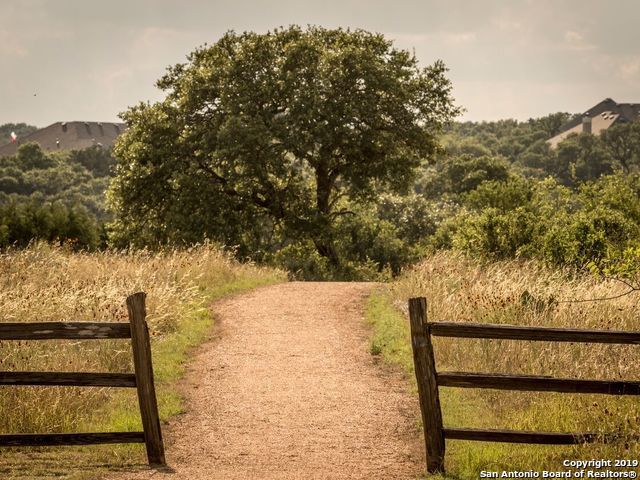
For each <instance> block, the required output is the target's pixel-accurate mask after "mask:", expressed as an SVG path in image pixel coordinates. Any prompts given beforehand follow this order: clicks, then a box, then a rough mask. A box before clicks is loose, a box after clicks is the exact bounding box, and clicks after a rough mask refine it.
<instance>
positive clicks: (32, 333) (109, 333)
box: [0, 292, 166, 466]
mask: <svg viewBox="0 0 640 480" xmlns="http://www.w3.org/2000/svg"><path fill="white" fill-rule="evenodd" d="M145 297H146V294H145V293H143V292H139V293H135V294H133V295H131V296H129V297H128V298H127V309H128V312H129V323H126V322H122V323H116V322H102V323H100V322H39V323H25V322H21V323H0V340H2V341H4V340H89V339H91V340H101V339H108V338H130V339H131V346H132V350H133V365H134V371H135V373H76V372H0V385H47V386H52V385H53V386H67V387H69V386H74V387H128V388H136V389H137V393H138V403H139V406H140V415H141V417H142V426H143V431H142V432H105V433H43V434H17V435H0V447H21V446H55V445H97V444H110V443H145V444H146V449H147V458H148V461H149V465H153V466H162V465H165V464H166V462H165V456H164V444H163V443H162V432H161V429H160V419H159V417H158V404H157V400H156V393H155V387H154V383H153V366H152V363H151V344H150V341H149V329H148V327H147V322H146V320H145V317H146V311H145Z"/></svg>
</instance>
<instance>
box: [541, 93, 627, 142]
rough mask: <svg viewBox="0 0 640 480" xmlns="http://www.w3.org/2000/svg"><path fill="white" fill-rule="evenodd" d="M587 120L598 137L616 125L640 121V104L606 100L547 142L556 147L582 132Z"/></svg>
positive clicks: (579, 116)
mask: <svg viewBox="0 0 640 480" xmlns="http://www.w3.org/2000/svg"><path fill="white" fill-rule="evenodd" d="M585 119H588V120H587V121H589V120H590V123H591V133H593V134H595V135H598V134H599V133H600V132H601V131H602V130H606V129H607V128H609V127H611V126H612V125H613V124H615V123H619V122H632V121H634V120H638V119H640V103H617V102H616V101H615V100H612V99H611V98H605V99H604V100H603V101H601V102H600V103H598V104H597V105H594V106H593V107H591V108H590V109H589V110H587V111H586V112H584V113H583V114H582V115H578V116H576V117H575V118H573V119H572V120H570V121H568V122H567V123H565V124H564V125H563V126H562V127H561V128H560V133H559V134H557V135H556V136H555V137H552V138H550V139H549V140H547V142H548V143H549V144H550V145H551V147H556V146H557V145H558V143H560V142H561V141H562V140H564V139H565V138H567V137H568V136H569V135H571V134H572V133H580V132H582V131H583V123H584V121H585Z"/></svg>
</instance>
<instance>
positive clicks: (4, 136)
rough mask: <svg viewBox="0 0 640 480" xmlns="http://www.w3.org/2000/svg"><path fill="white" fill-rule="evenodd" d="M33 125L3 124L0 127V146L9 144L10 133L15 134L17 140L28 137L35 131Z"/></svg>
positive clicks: (35, 128)
mask: <svg viewBox="0 0 640 480" xmlns="http://www.w3.org/2000/svg"><path fill="white" fill-rule="evenodd" d="M37 129H38V128H37V127H34V126H33V125H27V124H26V123H5V124H4V125H0V146H2V145H6V144H7V143H11V132H13V133H15V134H16V136H17V137H18V139H21V138H22V137H24V136H26V135H29V134H30V133H33V132H35V131H36V130H37Z"/></svg>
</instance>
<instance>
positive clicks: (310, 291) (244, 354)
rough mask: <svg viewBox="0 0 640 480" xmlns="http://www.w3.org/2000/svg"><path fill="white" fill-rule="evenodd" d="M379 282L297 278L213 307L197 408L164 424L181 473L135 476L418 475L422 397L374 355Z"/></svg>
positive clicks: (192, 405)
mask: <svg viewBox="0 0 640 480" xmlns="http://www.w3.org/2000/svg"><path fill="white" fill-rule="evenodd" d="M372 287H373V285H372V284H366V283H301V282H294V283H287V284H282V285H276V286H271V287H265V288H261V289H259V290H256V291H254V292H252V293H249V294H246V295H242V296H239V297H235V298H231V299H229V300H224V301H221V302H218V303H216V304H215V305H214V306H213V310H214V313H215V315H216V321H217V325H218V326H217V331H216V334H215V337H216V338H214V339H213V340H212V341H211V342H209V343H208V344H206V345H205V346H204V347H203V348H201V349H200V350H199V353H198V354H197V355H196V357H195V358H194V360H193V362H192V367H191V368H190V369H189V370H188V373H187V376H186V379H185V381H184V388H185V394H186V395H187V412H188V413H186V414H184V415H182V416H180V417H178V418H177V419H175V420H174V421H173V423H172V424H171V425H170V426H169V427H168V428H165V437H166V438H165V442H166V443H167V446H168V447H167V461H168V463H169V465H170V467H171V468H172V469H174V470H175V472H174V473H163V472H156V471H145V472H139V473H135V474H133V473H131V474H128V475H126V479H127V480H129V479H134V478H135V479H146V478H153V479H154V480H156V479H162V478H167V479H169V478H171V479H189V480H199V479H207V480H208V479H225V480H234V479H243V480H246V479H296V480H298V479H305V480H306V479H321V478H322V479H346V478H349V479H358V478H361V479H365V478H366V479H411V478H416V477H417V476H418V475H419V473H420V470H421V468H422V464H423V463H422V462H423V453H422V451H421V450H420V434H419V432H417V429H416V413H417V412H416V409H417V407H416V400H415V398H413V397H412V396H411V395H410V394H408V393H407V387H406V383H405V382H404V381H403V380H402V379H401V378H400V376H399V375H398V374H397V373H394V372H390V371H389V369H388V368H385V367H384V366H380V365H376V364H375V360H374V359H373V358H372V357H371V355H370V354H369V349H368V346H369V332H368V330H367V328H366V326H365V325H364V322H363V308H364V301H365V298H366V296H367V295H368V294H369V292H370V291H371V288H372Z"/></svg>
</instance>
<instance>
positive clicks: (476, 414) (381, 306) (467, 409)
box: [365, 289, 526, 479]
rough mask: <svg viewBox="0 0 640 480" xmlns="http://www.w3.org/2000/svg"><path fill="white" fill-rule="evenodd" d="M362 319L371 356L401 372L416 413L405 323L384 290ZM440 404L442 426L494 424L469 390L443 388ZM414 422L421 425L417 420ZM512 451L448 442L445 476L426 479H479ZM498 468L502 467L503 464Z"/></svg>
mask: <svg viewBox="0 0 640 480" xmlns="http://www.w3.org/2000/svg"><path fill="white" fill-rule="evenodd" d="M365 318H366V320H367V322H368V323H369V324H370V325H371V326H372V328H373V334H372V337H371V344H370V351H371V353H372V354H373V355H380V356H381V357H382V358H383V360H384V361H385V362H386V363H389V364H391V365H397V366H399V367H401V368H402V370H403V371H404V372H405V374H406V377H407V381H408V382H409V383H410V385H411V389H412V391H413V392H414V394H415V395H416V412H418V408H419V407H418V403H417V402H418V399H417V395H418V393H417V386H416V380H415V372H414V367H413V353H412V350H411V336H410V327H409V321H408V319H406V318H405V317H404V315H403V314H402V313H401V312H400V311H399V310H398V309H397V308H396V307H395V306H394V305H393V303H392V301H391V297H390V295H389V294H388V292H387V291H386V290H385V289H381V290H379V291H377V292H374V293H372V295H371V296H370V297H369V299H368V301H367V306H366V313H365ZM436 357H437V353H436ZM436 361H437V358H436ZM440 403H441V406H442V416H443V423H444V424H445V425H447V426H452V427H453V426H458V427H463V426H467V427H469V426H473V427H478V428H480V427H490V426H491V425H492V421H493V420H494V419H493V418H492V416H491V415H490V414H487V412H486V409H485V408H484V404H483V401H482V400H481V399H480V398H478V396H477V395H474V393H473V391H470V390H466V391H463V390H462V389H458V388H443V389H441V390H440ZM418 416H419V414H418ZM418 420H419V421H420V423H421V420H420V419H418ZM494 425H495V424H494ZM420 428H422V425H420ZM512 448H513V447H512V446H504V445H501V444H489V443H476V442H461V441H450V442H448V443H447V454H446V460H445V465H446V468H447V471H448V473H447V475H446V476H441V475H430V476H427V478H430V479H431V478H433V479H436V478H451V479H454V478H455V479H467V478H469V479H470V478H474V479H476V478H479V474H480V471H482V470H493V469H495V468H497V465H500V464H501V462H500V460H501V459H502V460H504V459H505V458H511V455H509V454H508V453H509V450H511V449H512ZM517 448H518V447H516V449H517ZM524 448H526V447H524ZM502 465H503V466H504V464H503V463H502ZM425 468H426V465H425Z"/></svg>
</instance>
